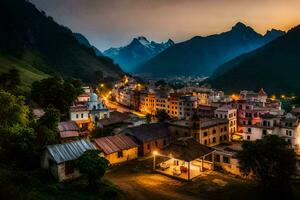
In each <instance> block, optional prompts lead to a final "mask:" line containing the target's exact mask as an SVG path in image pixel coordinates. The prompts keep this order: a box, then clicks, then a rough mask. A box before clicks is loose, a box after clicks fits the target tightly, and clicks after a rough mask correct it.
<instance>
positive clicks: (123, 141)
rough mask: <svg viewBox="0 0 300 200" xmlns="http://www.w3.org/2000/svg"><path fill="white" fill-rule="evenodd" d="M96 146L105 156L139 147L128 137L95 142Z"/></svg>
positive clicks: (116, 137)
mask: <svg viewBox="0 0 300 200" xmlns="http://www.w3.org/2000/svg"><path fill="white" fill-rule="evenodd" d="M94 142H95V143H96V146H97V147H98V148H99V149H101V150H102V151H103V152H104V153H105V154H111V153H114V152H118V151H122V150H125V149H131V148H134V147H137V146H138V145H137V144H136V143H135V142H134V141H133V140H132V139H131V138H130V137H128V136H126V135H114V136H107V137H102V138H97V139H95V140H94Z"/></svg>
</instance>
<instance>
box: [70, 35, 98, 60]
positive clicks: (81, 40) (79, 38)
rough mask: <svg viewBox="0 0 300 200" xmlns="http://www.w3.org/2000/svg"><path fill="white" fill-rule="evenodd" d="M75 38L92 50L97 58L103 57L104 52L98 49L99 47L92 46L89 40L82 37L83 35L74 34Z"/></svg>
mask: <svg viewBox="0 0 300 200" xmlns="http://www.w3.org/2000/svg"><path fill="white" fill-rule="evenodd" d="M74 36H75V38H76V39H77V41H78V42H79V43H80V44H82V45H84V46H86V47H88V48H92V49H93V50H94V51H95V54H96V55H97V56H102V52H101V51H100V50H99V49H97V47H95V46H93V45H91V43H90V42H89V40H88V39H87V38H86V37H85V36H84V35H82V34H81V33H74Z"/></svg>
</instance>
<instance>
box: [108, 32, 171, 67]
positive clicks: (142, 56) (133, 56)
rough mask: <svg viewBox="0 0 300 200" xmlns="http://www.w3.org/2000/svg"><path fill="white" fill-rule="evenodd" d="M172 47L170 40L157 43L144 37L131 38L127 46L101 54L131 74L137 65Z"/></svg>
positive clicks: (110, 49)
mask: <svg viewBox="0 0 300 200" xmlns="http://www.w3.org/2000/svg"><path fill="white" fill-rule="evenodd" d="M172 45H174V41H173V40H171V39H168V40H167V41H166V42H161V43H157V42H155V41H149V40H148V39H147V38H146V37H144V36H139V37H135V38H133V39H132V41H131V42H130V43H129V44H128V45H125V46H123V47H119V48H109V49H107V50H105V51H104V52H103V54H104V55H106V56H108V57H110V58H112V59H114V60H115V61H116V63H118V64H120V66H121V67H122V68H123V70H125V71H128V72H131V71H132V70H133V69H134V68H135V67H136V66H138V65H139V64H141V63H144V62H146V61H147V60H149V59H150V58H152V57H153V56H155V55H157V54H158V53H160V52H162V51H164V50H165V49H167V48H168V47H170V46H172Z"/></svg>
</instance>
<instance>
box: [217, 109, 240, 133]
mask: <svg viewBox="0 0 300 200" xmlns="http://www.w3.org/2000/svg"><path fill="white" fill-rule="evenodd" d="M215 117H216V118H220V119H228V127H229V129H228V131H229V133H230V134H234V133H235V132H236V131H237V109H236V108H233V107H232V106H231V105H229V104H225V105H223V106H221V107H219V108H217V109H216V110H215Z"/></svg>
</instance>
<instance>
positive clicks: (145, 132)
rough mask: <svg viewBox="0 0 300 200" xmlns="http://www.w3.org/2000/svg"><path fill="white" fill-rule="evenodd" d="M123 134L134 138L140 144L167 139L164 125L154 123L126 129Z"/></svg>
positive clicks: (167, 131) (166, 128)
mask: <svg viewBox="0 0 300 200" xmlns="http://www.w3.org/2000/svg"><path fill="white" fill-rule="evenodd" d="M124 133H126V134H128V135H131V136H133V137H135V138H136V139H138V140H140V141H141V142H147V141H152V140H156V139H160V138H165V137H168V136H169V129H168V126H167V124H165V123H154V124H143V125H140V126H136V127H131V128H127V129H126V130H125V131H124Z"/></svg>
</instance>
